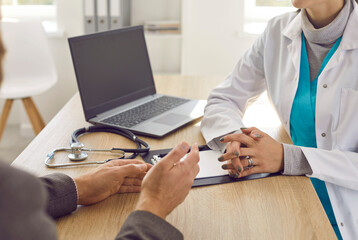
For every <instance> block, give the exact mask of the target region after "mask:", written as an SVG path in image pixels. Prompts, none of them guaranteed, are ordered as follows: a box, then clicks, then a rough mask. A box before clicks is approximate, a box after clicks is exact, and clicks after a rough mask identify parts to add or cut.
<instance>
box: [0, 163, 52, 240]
mask: <svg viewBox="0 0 358 240" xmlns="http://www.w3.org/2000/svg"><path fill="white" fill-rule="evenodd" d="M46 202H47V201H46V191H45V188H44V187H43V185H42V184H41V181H40V180H39V179H38V178H36V177H34V176H32V175H30V174H28V173H27V172H24V171H21V170H18V169H16V168H12V167H10V166H8V165H6V164H5V163H2V162H1V160H0V239H6V240H21V239H36V240H52V239H57V236H56V226H55V223H54V221H53V219H52V218H51V217H50V216H48V214H47V213H46V209H45V207H46Z"/></svg>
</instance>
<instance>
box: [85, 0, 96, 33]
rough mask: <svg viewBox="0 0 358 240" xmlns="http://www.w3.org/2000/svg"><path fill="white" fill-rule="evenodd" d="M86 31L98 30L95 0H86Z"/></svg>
mask: <svg viewBox="0 0 358 240" xmlns="http://www.w3.org/2000/svg"><path fill="white" fill-rule="evenodd" d="M84 20H85V21H84V22H85V26H84V27H85V33H94V32H96V20H95V0H84Z"/></svg>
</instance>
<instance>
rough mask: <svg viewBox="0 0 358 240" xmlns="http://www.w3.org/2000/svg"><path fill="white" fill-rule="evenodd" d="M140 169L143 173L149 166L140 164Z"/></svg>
mask: <svg viewBox="0 0 358 240" xmlns="http://www.w3.org/2000/svg"><path fill="white" fill-rule="evenodd" d="M138 167H139V169H140V170H142V171H145V170H147V165H145V164H139V165H138Z"/></svg>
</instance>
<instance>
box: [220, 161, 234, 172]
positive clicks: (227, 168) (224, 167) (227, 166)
mask: <svg viewBox="0 0 358 240" xmlns="http://www.w3.org/2000/svg"><path fill="white" fill-rule="evenodd" d="M221 168H222V169H224V170H230V169H235V167H234V165H232V164H231V163H227V164H223V165H221Z"/></svg>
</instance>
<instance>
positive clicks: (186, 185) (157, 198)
mask: <svg viewBox="0 0 358 240" xmlns="http://www.w3.org/2000/svg"><path fill="white" fill-rule="evenodd" d="M188 150H189V146H188V144H187V143H185V142H183V143H181V144H179V145H178V146H176V147H175V148H174V149H173V150H172V151H171V152H170V153H169V154H168V155H167V156H166V157H164V158H163V159H162V160H161V161H160V162H159V163H157V164H156V165H155V166H154V167H153V168H152V169H151V170H150V171H149V172H148V174H147V175H146V176H145V178H144V180H143V184H142V192H141V194H140V197H139V201H138V204H137V207H136V210H143V211H148V212H151V213H153V214H155V215H157V216H159V217H161V218H163V219H165V218H166V216H167V215H168V214H169V213H170V212H171V211H172V210H173V209H174V208H176V207H177V206H178V205H179V204H180V203H182V202H183V201H184V199H185V197H186V196H187V195H188V193H189V190H190V189H191V186H192V185H193V182H194V178H195V176H196V175H197V174H198V173H199V165H198V162H199V149H198V145H197V144H194V145H193V146H192V148H191V151H190V153H188V155H187V156H186V158H185V159H184V160H182V161H180V159H181V158H183V157H184V156H185V154H186V153H187V152H188Z"/></svg>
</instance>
